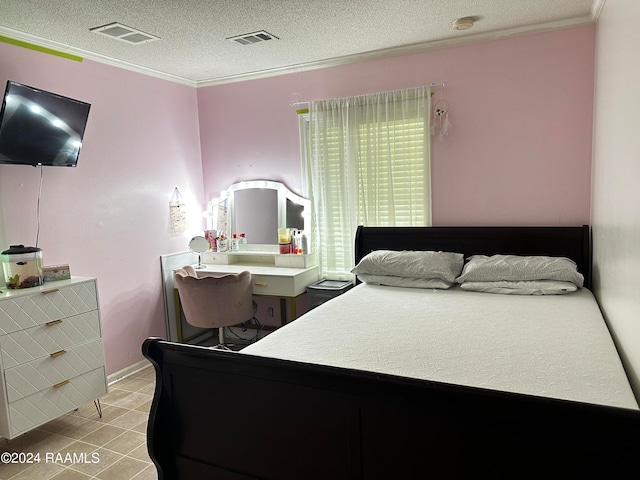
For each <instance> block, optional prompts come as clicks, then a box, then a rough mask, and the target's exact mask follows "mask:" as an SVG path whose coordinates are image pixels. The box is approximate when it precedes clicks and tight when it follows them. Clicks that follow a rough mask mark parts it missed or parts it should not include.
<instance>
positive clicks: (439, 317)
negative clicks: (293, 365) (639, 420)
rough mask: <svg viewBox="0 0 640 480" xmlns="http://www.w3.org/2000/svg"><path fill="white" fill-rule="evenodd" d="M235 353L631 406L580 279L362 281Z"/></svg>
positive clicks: (610, 347)
mask: <svg viewBox="0 0 640 480" xmlns="http://www.w3.org/2000/svg"><path fill="white" fill-rule="evenodd" d="M242 353H247V354H251V355H259V356H266V357H275V358H281V359H288V360H296V361H301V362H307V363H315V364H322V365H331V366H338V367H345V368H354V369H359V370H369V371H374V372H379V373H386V374H392V375H400V376H405V377H414V378H419V379H428V380H435V381H440V382H446V383H453V384H462V385H468V386H474V387H483V388H490V389H494V390H503V391H509V392H516V393H526V394H532V395H538V396H545V397H553V398H560V399H567V400H576V401H581V402H588V403H596V404H602V405H611V406H617V407H624V408H633V409H637V408H638V404H637V402H636V400H635V397H634V395H633V392H632V390H631V387H630V386H629V382H628V380H627V377H626V375H625V372H624V370H623V367H622V364H621V361H620V358H619V357H618V354H617V351H616V348H615V346H614V343H613V340H612V339H611V336H610V334H609V331H608V329H607V327H606V325H605V323H604V320H603V318H602V315H601V314H600V310H599V308H598V305H597V303H596V301H595V299H594V297H593V295H592V293H591V292H590V291H589V290H587V289H581V290H579V291H577V292H575V293H571V294H567V295H557V296H556V295H549V296H526V295H517V296H513V295H498V294H491V293H480V292H469V291H464V290H462V289H460V288H459V287H454V288H452V289H450V290H430V289H416V288H399V287H386V286H378V285H366V284H361V285H358V286H357V287H355V288H353V289H351V290H349V291H348V292H346V293H345V294H343V295H341V296H339V297H337V298H335V299H333V300H331V301H330V302H327V303H326V304H324V305H321V306H320V307H318V308H316V309H314V310H311V311H310V312H308V313H307V314H305V315H303V316H302V317H300V318H299V319H297V320H296V321H294V322H293V323H291V324H289V325H287V326H286V327H283V328H280V329H278V330H277V331H275V332H273V333H271V334H270V335H268V336H267V337H265V338H264V339H262V340H260V341H259V342H257V343H255V344H253V345H250V346H248V347H246V348H245V349H243V350H242Z"/></svg>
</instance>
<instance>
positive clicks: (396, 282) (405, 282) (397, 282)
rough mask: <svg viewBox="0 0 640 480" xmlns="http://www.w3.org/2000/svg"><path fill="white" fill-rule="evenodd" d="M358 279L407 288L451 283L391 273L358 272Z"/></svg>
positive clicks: (436, 286)
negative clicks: (372, 273) (371, 273)
mask: <svg viewBox="0 0 640 480" xmlns="http://www.w3.org/2000/svg"><path fill="white" fill-rule="evenodd" d="M358 279H360V280H361V281H363V282H364V283H368V284H370V285H384V286H388V287H409V288H449V287H451V286H452V285H453V283H451V282H446V281H444V280H441V279H439V278H412V277H395V276H393V275H370V274H368V273H359V274H358Z"/></svg>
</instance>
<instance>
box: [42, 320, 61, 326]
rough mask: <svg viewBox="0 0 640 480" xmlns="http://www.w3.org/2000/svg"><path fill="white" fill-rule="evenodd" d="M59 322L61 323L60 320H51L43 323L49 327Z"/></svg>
mask: <svg viewBox="0 0 640 480" xmlns="http://www.w3.org/2000/svg"><path fill="white" fill-rule="evenodd" d="M59 323H62V320H51V321H50V322H47V323H45V325H46V326H47V327H51V326H53V325H58V324H59Z"/></svg>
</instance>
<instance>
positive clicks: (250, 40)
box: [227, 30, 278, 45]
mask: <svg viewBox="0 0 640 480" xmlns="http://www.w3.org/2000/svg"><path fill="white" fill-rule="evenodd" d="M274 39H275V40H278V37H276V36H275V35H271V34H270V33H269V32H265V31H264V30H260V31H259V32H252V33H245V34H243V35H236V36H235V37H229V38H227V40H231V41H232V42H236V43H239V44H240V45H253V44H254V43H260V42H266V41H267V40H274Z"/></svg>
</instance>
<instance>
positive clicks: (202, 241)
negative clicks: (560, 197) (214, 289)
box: [189, 236, 210, 268]
mask: <svg viewBox="0 0 640 480" xmlns="http://www.w3.org/2000/svg"><path fill="white" fill-rule="evenodd" d="M209 247H210V245H209V240H207V239H206V238H204V237H201V236H196V237H193V238H192V239H191V240H190V241H189V251H191V253H195V254H196V255H198V266H197V267H196V268H204V265H203V264H202V254H203V253H204V252H206V251H207V250H209Z"/></svg>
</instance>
